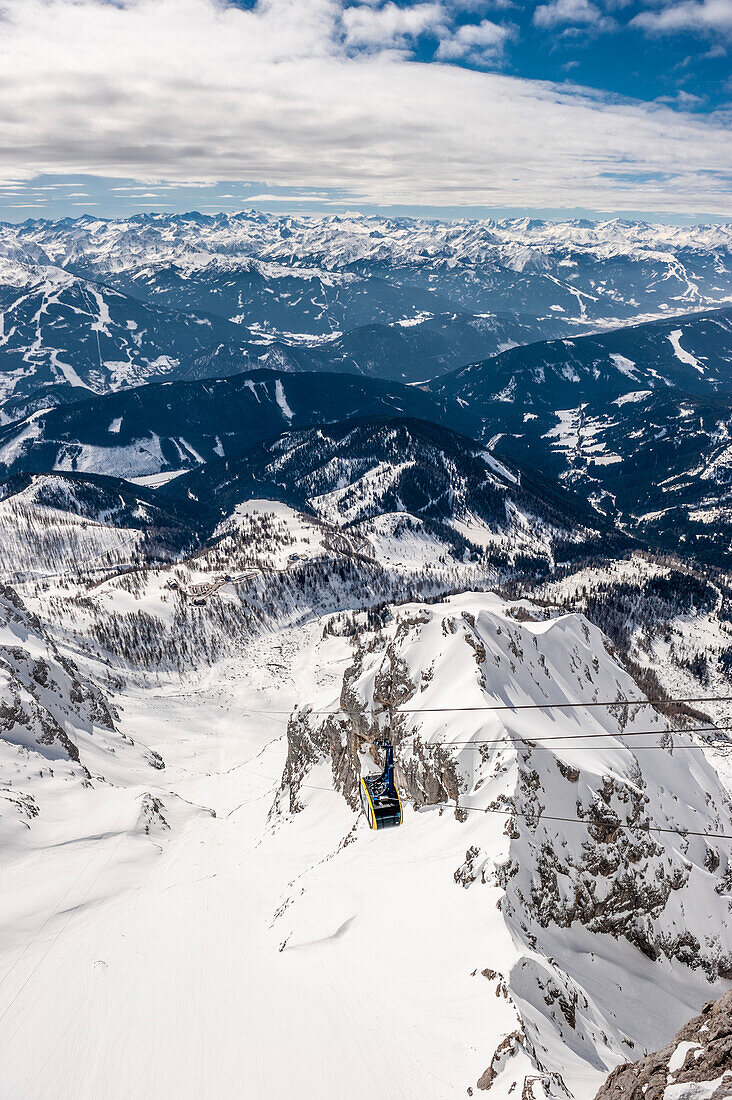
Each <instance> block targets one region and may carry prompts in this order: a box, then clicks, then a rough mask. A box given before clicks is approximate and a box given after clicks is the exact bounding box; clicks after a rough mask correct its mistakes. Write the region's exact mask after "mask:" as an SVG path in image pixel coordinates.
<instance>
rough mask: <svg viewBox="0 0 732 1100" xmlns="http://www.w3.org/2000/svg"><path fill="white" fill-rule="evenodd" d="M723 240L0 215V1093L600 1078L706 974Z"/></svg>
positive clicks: (720, 770)
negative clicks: (385, 800)
mask: <svg viewBox="0 0 732 1100" xmlns="http://www.w3.org/2000/svg"><path fill="white" fill-rule="evenodd" d="M730 247H731V245H730V240H729V227H728V226H726V225H718V226H706V227H704V226H691V227H688V228H681V227H673V226H661V225H658V226H650V225H645V224H644V223H633V222H623V221H619V220H615V221H612V222H609V221H608V222H597V223H582V222H579V221H577V222H557V223H549V222H541V221H532V222H528V221H525V220H520V219H505V220H503V221H488V220H486V221H484V222H470V221H460V220H456V221H455V222H449V223H448V222H438V221H430V220H427V219H407V218H405V219H400V218H393V219H384V218H377V217H356V216H353V217H348V218H345V217H344V218H339V217H337V216H332V217H326V218H321V219H317V218H309V217H302V218H289V217H288V218H285V217H278V216H275V215H264V214H261V215H260V214H256V213H254V212H243V213H242V214H240V215H236V216H235V215H216V216H208V215H201V214H189V215H162V214H160V215H144V216H139V217H137V218H132V219H119V220H117V221H115V220H109V221H105V220H103V219H94V218H91V217H90V216H84V217H82V218H80V219H78V220H73V221H71V220H69V219H65V220H63V221H59V222H56V223H53V222H50V221H48V222H46V221H28V222H25V223H23V224H20V225H10V224H5V225H3V226H0V257H2V267H1V268H0V284H1V288H2V289H1V290H0V316H1V317H2V327H1V328H0V367H2V369H1V370H0V377H1V378H2V380H3V389H2V396H1V403H0V419H1V421H2V423H1V424H0V582H2V583H1V585H0V678H2V685H3V689H2V694H1V695H0V799H1V801H0V883H1V884H2V896H3V900H4V902H5V904H4V905H3V907H2V910H1V911H0V932H1V934H0V1020H2V1022H3V1029H2V1035H3V1037H2V1039H0V1053H1V1054H2V1061H1V1063H0V1064H1V1065H2V1069H0V1093H1V1094H2V1095H3V1097H5V1096H7V1097H9V1098H11V1100H46V1098H47V1097H54V1100H87V1098H88V1100H92V1098H95V1100H96V1098H97V1097H105V1100H106V1098H107V1097H108V1098H109V1100H117V1098H118V1097H119V1098H121V1097H126V1096H134V1097H146V1096H150V1097H152V1096H156V1097H165V1098H168V1097H170V1098H172V1097H176V1098H181V1100H189V1098H190V1100H194V1098H195V1100H198V1098H200V1097H207V1096H224V1097H228V1096H232V1097H234V1096H240V1095H246V1096H249V1095H251V1096H260V1095H262V1096H264V1095H267V1096H271V1097H273V1098H275V1100H279V1098H281V1100H290V1098H291V1097H294V1096H303V1097H308V1098H309V1097H312V1098H313V1100H315V1098H317V1100H336V1098H338V1100H340V1098H341V1097H343V1096H349V1097H354V1098H360V1097H363V1098H364V1100H366V1098H367V1097H368V1098H371V1097H373V1096H374V1095H380V1096H383V1097H387V1098H389V1100H391V1098H392V1097H397V1096H404V1095H409V1096H411V1095H419V1096H424V1097H425V1098H428V1100H451V1098H453V1097H457V1096H474V1097H478V1096H483V1095H487V1096H489V1097H490V1098H491V1100H509V1098H510V1100H593V1098H594V1097H595V1095H596V1094H598V1095H600V1096H603V1097H604V1095H605V1093H603V1092H602V1091H601V1090H602V1089H603V1088H605V1089H607V1088H609V1087H610V1084H608V1085H607V1086H606V1084H605V1083H606V1082H607V1081H608V1078H609V1076H610V1075H611V1074H613V1072H614V1073H615V1076H614V1077H610V1082H612V1081H614V1080H616V1079H618V1080H624V1079H625V1078H624V1076H623V1075H624V1074H626V1072H627V1071H626V1070H625V1069H622V1068H617V1067H622V1066H624V1064H625V1063H634V1062H636V1061H638V1060H643V1059H647V1057H648V1056H649V1055H650V1054H651V1052H653V1051H656V1050H662V1049H664V1050H665V1049H666V1048H667V1046H668V1045H669V1044H670V1043H672V1040H673V1037H674V1035H675V1034H676V1033H677V1032H679V1033H680V1034H686V1031H682V1030H681V1029H684V1028H685V1027H689V1028H691V1025H690V1024H688V1023H687V1022H688V1021H690V1020H691V1019H692V1017H695V1016H696V1015H698V1013H699V1012H700V1011H701V1010H702V1007H703V1006H704V1005H705V1004H707V1003H708V1002H712V1001H718V1000H719V998H722V997H724V996H725V995H727V996H728V995H729V990H730V989H731V988H732V937H731V936H730V932H729V927H730V921H729V914H730V911H731V910H732V728H731V725H730V722H731V720H730V717H729V702H730V699H731V698H732V572H731V571H732V558H731V557H730V554H732V549H731V547H732V504H731V502H730V500H729V499H728V497H729V491H728V485H729V482H730V476H729V470H728V465H729V462H728V459H729V455H728V451H729V449H730V447H729V433H730V422H731V420H732V412H731V411H730V402H731V401H732V375H730V364H731V363H732V344H731V342H730V334H731V333H732V320H731V318H732V313H731V309H730V305H729V301H730V295H732V289H731V286H732V266H731V265H730V259H729V257H730ZM384 739H386V740H387V741H388V742H389V743H390V744H391V746H392V747H393V751H394V767H395V782H396V787H397V789H398V792H399V798H400V799H401V802H400V815H401V824H400V827H399V828H392V829H376V830H373V829H369V828H368V825H367V821H366V817H365V815H364V813H363V810H362V805H361V798H362V796H361V795H360V793H359V790H360V780H361V777H362V776H363V775H368V774H375V773H377V772H379V771H380V770H381V768H382V767H384V761H385V752H384V748H383V744H384ZM720 1003H723V1002H720ZM710 1011H711V1010H710ZM715 1011H716V1010H715ZM710 1018H712V1017H711V1016H710ZM713 1018H714V1019H715V1020H716V1016H714V1017H713ZM700 1026H701V1025H700ZM716 1027H717V1025H716V1024H715V1028H716ZM690 1033H691V1032H690ZM694 1034H695V1035H696V1034H697V1032H696V1031H694ZM716 1035H717V1031H715V1036H716ZM684 1041H685V1040H679V1042H681V1043H682V1044H683V1042H684ZM715 1041H716V1039H715ZM700 1049H701V1047H700ZM674 1057H675V1056H674V1055H672V1054H669V1058H670V1059H671V1060H672V1061H673V1059H674ZM700 1057H701V1056H700ZM715 1057H716V1055H715ZM642 1064H643V1066H644V1067H646V1068H644V1071H643V1072H646V1069H647V1072H648V1074H649V1075H652V1073H653V1072H655V1071H654V1070H653V1066H652V1065H651V1068H650V1069H648V1068H647V1065H646V1062H643V1063H642ZM654 1064H655V1063H654ZM674 1064H675V1062H674ZM703 1064H704V1065H706V1064H707V1062H706V1055H705V1059H704V1060H703ZM709 1064H710V1066H711V1067H713V1066H716V1064H717V1063H716V1062H714V1059H713V1058H712V1056H711V1055H710V1058H709ZM673 1072H676V1071H673V1070H669V1073H670V1074H671V1073H673ZM709 1072H710V1073H711V1072H712V1070H711V1068H710V1070H709ZM703 1080H706V1078H705V1079H703ZM709 1080H711V1078H709ZM697 1083H698V1082H697ZM674 1087H676V1086H674ZM722 1087H725V1082H724V1080H723V1081H722ZM701 1095H702V1094H699V1093H693V1092H689V1093H688V1094H687V1093H681V1092H679V1093H678V1094H676V1093H674V1094H673V1097H671V1094H669V1096H668V1097H666V1098H665V1100H698V1097H699V1096H701ZM704 1095H705V1096H706V1094H704ZM710 1095H711V1094H710ZM715 1100H717V1098H716V1095H715Z"/></svg>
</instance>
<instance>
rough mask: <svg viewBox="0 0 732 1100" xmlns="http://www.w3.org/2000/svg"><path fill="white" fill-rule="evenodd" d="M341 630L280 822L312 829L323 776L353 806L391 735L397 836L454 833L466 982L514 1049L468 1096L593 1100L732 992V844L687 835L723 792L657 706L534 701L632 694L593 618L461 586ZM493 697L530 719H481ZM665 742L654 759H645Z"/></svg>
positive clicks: (296, 716)
mask: <svg viewBox="0 0 732 1100" xmlns="http://www.w3.org/2000/svg"><path fill="white" fill-rule="evenodd" d="M343 625H347V624H344V622H343V617H339V619H337V620H335V621H334V624H333V640H332V641H331V640H330V636H329V635H326V638H325V639H324V643H323V644H324V646H326V650H325V653H327V652H328V649H327V646H328V645H329V646H331V648H332V652H338V648H337V647H338V645H340V646H341V648H342V645H343V639H345V640H346V641H347V642H350V646H351V661H350V663H348V665H347V668H346V671H345V672H344V674H343V678H342V681H341V683H340V687H339V690H338V694H337V695H336V696H335V697H331V699H330V701H328V699H327V697H326V696H325V695H324V694H323V693H320V694H319V695H318V696H317V703H315V704H314V705H313V704H311V705H309V704H308V701H307V700H303V702H302V704H301V705H300V706H298V707H297V708H296V710H295V711H294V712H293V714H292V716H291V719H290V723H289V727H288V757H287V762H286V766H285V769H284V772H283V777H282V784H281V789H280V791H279V792H278V795H277V799H276V802H275V811H274V812H275V814H276V815H280V816H282V817H284V819H285V820H293V821H294V820H297V819H298V818H300V816H301V815H302V818H303V819H307V816H308V813H309V812H310V807H311V806H312V805H313V804H314V800H316V799H317V797H318V796H317V790H318V788H319V787H321V786H322V785H323V783H324V782H326V781H328V779H329V781H330V782H332V784H333V785H334V786H335V788H336V789H337V790H339V791H340V792H341V793H342V795H343V798H344V799H345V801H346V802H347V804H348V805H349V806H350V807H351V808H352V809H353V812H354V814H356V813H358V812H359V811H358V795H357V783H358V777H359V775H360V774H361V773H363V772H364V771H366V772H368V771H374V770H375V767H376V764H377V763H378V757H377V756H376V750H375V749H374V748H373V744H374V742H376V741H378V740H379V739H380V737H381V736H383V734H384V732H385V731H386V732H388V735H389V736H390V737H391V739H392V741H393V743H394V746H395V754H396V767H397V776H398V781H399V784H400V788H401V791H402V795H403V798H404V800H405V802H412V803H413V805H414V809H413V810H412V809H409V810H407V825H409V820H410V817H412V818H413V820H414V822H415V825H414V826H413V828H414V829H419V830H420V831H421V830H429V831H430V837H431V840H432V843H433V844H434V845H435V846H436V848H437V849H438V850H439V851H442V850H443V849H442V845H443V844H444V843H446V839H445V838H446V834H447V833H450V832H451V830H458V829H459V832H456V835H455V840H456V843H457V842H458V837H459V838H460V840H461V842H462V852H463V853H464V855H463V856H462V857H461V858H460V859H459V860H456V862H455V865H454V868H453V871H454V875H453V878H454V883H455V884H456V885H457V886H458V887H459V888H461V889H463V890H465V891H466V892H468V894H469V895H470V898H471V900H470V902H468V900H467V899H466V903H465V904H466V909H470V910H471V911H473V910H474V909H476V907H477V910H479V912H480V913H481V923H482V928H483V941H482V942H483V946H482V949H481V950H480V951H478V952H476V954H475V965H476V968H477V969H476V971H475V972H474V973H475V975H476V978H475V980H476V981H477V982H481V983H482V982H484V981H485V980H486V979H487V981H488V983H489V988H490V991H491V992H492V993H493V994H494V995H495V996H496V997H498V1005H499V1006H500V1008H497V1009H496V1011H497V1012H499V1013H500V1023H499V1024H498V1026H497V1029H496V1030H497V1033H498V1035H502V1036H503V1038H502V1039H501V1041H500V1042H496V1044H495V1046H494V1048H493V1047H487V1049H486V1051H485V1070H484V1072H483V1073H482V1075H481V1076H480V1077H479V1078H478V1079H477V1080H476V1081H474V1082H473V1084H472V1087H473V1088H474V1089H476V1088H477V1090H478V1091H481V1090H488V1089H490V1088H494V1087H495V1088H496V1089H498V1090H499V1092H498V1094H499V1095H509V1094H510V1093H511V1092H512V1091H513V1089H517V1088H520V1087H521V1085H522V1083H523V1081H524V1079H525V1078H526V1077H530V1076H531V1075H532V1074H533V1075H537V1074H538V1075H540V1076H542V1077H543V1078H544V1079H545V1080H544V1088H545V1090H546V1092H545V1095H547V1096H552V1097H555V1096H556V1097H559V1096H562V1095H565V1096H566V1095H575V1096H587V1095H591V1094H592V1093H594V1090H595V1088H597V1083H598V1076H597V1075H598V1074H600V1073H601V1071H602V1067H603V1066H606V1067H607V1069H609V1068H610V1067H611V1066H612V1065H613V1064H614V1063H615V1061H616V1060H617V1059H618V1058H622V1059H625V1060H629V1059H632V1058H634V1057H635V1056H636V1054H640V1053H642V1051H643V1049H644V1047H647V1046H649V1045H652V1035H653V1034H654V1033H656V1034H664V1032H665V1034H668V1033H669V1032H670V1031H673V1026H674V1022H675V1021H678V1022H679V1023H680V1022H681V1021H683V1020H684V1019H685V1017H686V1015H688V1012H687V1010H686V1008H685V1007H684V1006H685V1005H688V1004H693V1003H694V1002H695V1001H697V1002H700V1001H703V1000H704V998H705V997H708V996H709V993H710V991H711V990H719V991H721V990H722V989H723V988H724V986H725V983H726V982H727V981H729V980H732V940H731V939H730V936H729V934H728V932H727V930H726V928H727V923H726V922H727V915H728V912H729V907H730V904H732V848H731V846H730V845H731V842H730V840H729V839H728V838H727V839H719V838H718V839H715V838H712V837H707V836H705V835H695V834H705V833H719V834H727V833H729V828H728V825H729V821H730V814H731V813H732V803H730V799H729V795H728V793H727V791H726V789H725V786H724V784H723V782H722V781H721V780H720V778H719V776H718V775H717V774H716V772H715V770H714V768H713V767H712V765H711V764H710V763H709V762H708V761H707V760H705V759H704V757H703V756H701V755H700V754H698V753H695V752H692V751H689V750H688V749H687V751H684V746H688V745H690V744H693V743H694V742H693V739H692V738H691V736H690V735H688V734H684V732H683V731H679V732H675V733H673V734H669V733H667V732H664V731H667V730H668V729H669V728H671V723H670V722H669V720H667V719H665V718H663V717H662V716H661V715H660V714H658V713H657V712H655V711H653V710H651V709H649V708H643V707H631V708H628V707H623V706H616V707H613V706H610V707H607V708H597V709H595V710H592V712H591V714H589V715H588V712H583V711H576V710H572V709H568V710H566V711H564V712H561V711H559V712H558V711H552V710H551V709H549V710H542V709H541V707H542V705H543V704H546V703H548V702H551V701H553V700H556V699H557V698H562V699H564V700H567V701H572V700H579V699H583V700H587V699H589V700H612V699H623V698H627V697H628V696H631V695H632V694H633V693H635V692H637V686H636V684H635V683H634V681H633V680H632V679H631V677H630V676H629V675H628V673H627V672H626V671H625V670H624V669H623V668H622V667H621V665H619V664H618V663H617V662H616V661H615V660H613V658H612V657H611V656H610V655H609V653H608V652H607V650H606V648H605V644H604V639H603V636H602V635H601V634H600V632H599V631H598V630H597V628H596V627H594V626H592V625H590V624H589V623H588V622H587V620H586V619H584V618H583V617H582V616H579V615H557V613H556V612H550V613H549V614H547V613H546V612H542V611H541V610H540V609H539V608H538V607H533V608H532V607H531V606H529V605H526V604H506V603H504V602H503V601H501V600H500V599H499V598H497V597H495V596H482V597H480V596H476V595H464V596H456V597H453V598H452V599H450V600H449V601H447V602H445V603H436V604H419V603H416V604H413V605H411V606H407V607H402V608H399V609H391V610H390V611H389V610H387V611H385V613H383V614H382V615H381V616H380V617H379V616H375V615H373V614H371V615H370V616H367V615H361V616H355V617H354V619H353V621H352V622H351V623H350V626H349V628H348V629H346V630H343V629H342V626H343ZM324 655H325V654H324ZM501 703H504V704H507V705H508V704H521V705H522V706H523V707H524V708H525V707H526V706H529V707H532V706H533V707H535V708H537V709H529V710H526V709H519V710H512V709H510V708H509V709H507V710H504V711H500V710H499V711H488V712H481V711H480V710H471V709H470V708H471V707H478V708H479V707H480V706H481V705H485V706H496V705H499V704H501ZM450 707H457V708H458V710H457V711H453V712H447V711H446V710H445V709H444V708H450ZM431 708H436V709H435V710H434V711H433V710H432V709H431ZM460 708H468V709H467V710H462V709H460ZM323 711H326V712H327V711H330V712H331V713H322V712H323ZM654 730H655V731H656V735H655V737H653V741H654V743H655V744H657V745H660V748H659V749H657V751H654V752H648V751H645V750H643V749H640V748H639V747H638V746H639V745H642V744H644V743H647V741H648V737H647V735H643V736H644V737H645V741H644V740H640V739H639V738H640V736H641V734H640V731H651V734H652V733H653V731H654ZM448 812H449V815H450V819H451V822H448V821H445V816H446V815H447V813H448ZM417 823H419V824H417ZM382 843H386V841H382ZM402 843H408V840H402ZM344 858H345V857H344ZM435 858H438V857H437V856H436V857H435ZM384 874H385V875H388V872H387V871H385V872H384ZM435 904H437V902H436V901H435ZM298 905H299V900H298V897H297V894H296V893H293V894H292V895H291V898H290V904H289V905H288V906H286V907H284V908H283V912H282V914H281V916H280V917H279V918H278V935H281V936H282V937H283V939H287V937H288V936H292V935H294V936H297V935H298V934H299V920H300V918H299V915H298ZM465 919H466V920H467V919H468V918H467V913H466V917H465ZM435 965H438V964H437V963H435ZM631 1004H632V1011H631ZM677 1026H678V1025H677ZM593 1075H595V1076H594V1078H593ZM593 1079H594V1081H595V1084H594V1087H593V1085H592V1083H591V1082H592V1081H593Z"/></svg>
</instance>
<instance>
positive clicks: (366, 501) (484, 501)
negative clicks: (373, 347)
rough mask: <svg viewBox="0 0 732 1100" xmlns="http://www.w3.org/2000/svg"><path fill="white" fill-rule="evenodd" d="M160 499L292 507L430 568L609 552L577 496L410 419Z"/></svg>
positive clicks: (220, 509)
mask: <svg viewBox="0 0 732 1100" xmlns="http://www.w3.org/2000/svg"><path fill="white" fill-rule="evenodd" d="M159 492H160V493H161V494H163V495H165V496H166V497H169V498H170V499H172V500H180V501H185V500H186V499H190V498H193V499H194V500H195V501H198V502H200V504H201V506H202V507H204V508H210V509H211V510H212V512H213V514H217V513H218V514H221V515H228V514H230V513H232V512H233V511H234V510H235V509H236V507H237V506H238V505H239V504H240V503H242V502H244V501H246V500H249V499H257V498H265V499H272V500H280V501H283V502H284V503H286V504H289V505H291V506H293V507H295V508H299V509H301V510H305V511H309V512H311V513H314V514H315V515H316V516H318V517H319V518H321V519H323V520H325V521H327V522H328V523H329V524H332V525H335V526H337V527H340V528H341V529H342V530H343V531H347V532H349V533H351V534H355V535H357V536H359V537H361V538H363V539H365V540H366V543H367V545H369V546H370V547H371V548H372V550H371V552H372V554H373V555H374V556H375V557H376V558H377V560H379V561H390V560H391V561H398V562H402V561H404V560H408V559H409V558H411V557H412V556H413V555H414V553H415V552H417V549H416V546H415V544H417V545H418V546H420V547H421V552H422V553H423V554H424V555H425V565H426V564H427V562H429V561H430V559H431V560H432V562H435V561H437V560H438V559H439V558H440V557H441V556H444V555H445V554H447V555H448V556H454V557H456V558H457V559H458V560H460V559H463V560H476V561H477V560H480V559H481V558H482V557H485V558H486V560H487V561H489V562H493V563H494V564H498V565H500V564H502V563H503V564H508V562H509V561H517V560H520V559H521V558H522V556H523V557H524V558H525V559H526V561H527V562H528V561H532V562H533V563H534V564H539V565H542V564H543V566H544V567H546V564H547V562H549V561H552V560H553V558H554V556H555V555H559V556H560V557H561V556H564V555H566V556H575V557H576V556H580V555H581V554H583V553H589V552H591V550H592V548H593V547H595V548H597V547H598V546H599V533H598V529H597V527H595V528H593V527H592V526H591V524H590V523H589V522H588V520H589V519H591V514H590V513H589V512H587V511H585V512H583V511H582V509H581V508H579V507H578V506H577V504H576V502H573V501H572V499H571V498H570V497H569V495H568V494H565V493H562V492H561V491H560V492H557V491H556V490H553V489H552V487H551V486H549V485H547V484H546V483H544V482H542V481H541V480H540V479H538V478H530V477H528V476H527V475H525V474H520V473H518V472H517V471H514V470H512V469H508V468H506V467H505V466H503V465H501V464H500V463H499V462H497V461H496V460H495V459H494V458H493V456H492V455H491V454H490V453H489V452H488V451H486V450H485V449H484V448H482V447H481V446H480V445H479V444H476V443H475V442H473V441H472V440H470V439H468V438H466V437H465V436H461V435H458V434H457V433H455V432H453V431H451V430H450V429H447V428H444V427H441V426H439V425H436V424H433V423H428V422H425V421H417V420H411V419H410V420H408V419H403V418H388V419H384V418H367V419H360V420H353V421H345V422H339V423H338V424H335V425H330V426H325V425H321V426H319V427H317V428H309V429H304V430H300V431H294V430H293V431H290V432H287V433H285V434H283V435H281V436H279V437H278V438H276V439H273V440H268V441H266V442H264V443H261V444H259V445H257V446H255V447H253V448H252V449H251V450H249V451H247V452H246V453H245V454H243V455H241V456H240V457H239V458H234V459H231V460H227V459H219V460H218V461H215V462H209V463H207V464H206V465H204V466H202V467H200V468H199V469H197V470H194V471H192V472H191V473H189V474H186V475H184V476H182V477H180V478H176V479H175V480H174V481H171V482H169V483H168V484H167V485H164V486H162V487H161V489H160V490H159ZM599 526H601V525H599V524H598V527H599ZM606 537H607V535H606ZM612 541H613V540H612V538H611V539H610V542H611V543H612ZM620 542H622V538H621V539H620Z"/></svg>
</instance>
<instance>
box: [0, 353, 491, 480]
mask: <svg viewBox="0 0 732 1100" xmlns="http://www.w3.org/2000/svg"><path fill="white" fill-rule="evenodd" d="M399 413H403V414H406V415H411V416H419V417H424V418H427V419H433V420H436V421H437V420H444V419H448V420H451V421H456V422H458V423H463V424H468V423H469V418H468V417H467V416H465V415H463V414H462V413H461V412H460V410H459V407H458V410H457V413H454V414H451V413H449V412H448V411H447V410H446V409H445V407H444V406H443V403H442V402H441V401H440V400H438V399H435V398H434V397H432V395H430V394H427V393H425V392H424V391H423V390H421V389H419V388H417V387H407V386H401V385H399V384H398V383H389V382H382V381H380V380H378V379H367V378H357V377H355V376H353V375H335V374H313V373H293V374H281V373H277V372H274V371H266V370H259V371H248V372H246V373H242V374H238V375H235V376H233V377H228V378H218V379H211V380H209V381H201V382H168V383H161V384H156V385H153V384H151V385H147V386H143V387H140V388H137V389H132V390H126V391H122V392H120V393H115V394H108V395H106V396H104V397H99V398H95V399H92V400H88V401H84V402H80V403H78V404H75V405H66V406H63V407H59V408H56V409H52V410H50V411H47V412H39V413H34V414H32V415H31V416H30V417H28V418H26V419H25V420H23V421H20V422H19V423H15V424H10V425H7V426H6V427H5V428H0V468H3V467H4V469H5V471H6V476H7V474H10V473H13V472H17V471H21V470H51V469H58V470H78V471H79V472H92V473H103V474H112V475H115V476H118V477H141V476H146V475H151V474H156V473H159V472H160V471H163V470H181V469H191V468H193V467H195V466H197V465H199V464H200V463H202V462H205V461H208V460H210V459H212V458H218V457H220V456H222V455H234V454H237V453H238V452H240V451H242V450H245V449H246V448H247V447H250V446H252V445H253V444H254V443H256V442H258V441H259V440H262V439H266V438H268V437H270V436H274V435H279V434H280V432H282V431H283V430H284V429H287V428H289V427H293V428H297V427H302V426H305V425H309V424H314V423H327V422H331V421H338V420H344V419H348V418H349V417H353V416H367V415H379V414H382V415H384V414H386V415H392V414H399Z"/></svg>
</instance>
